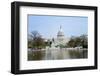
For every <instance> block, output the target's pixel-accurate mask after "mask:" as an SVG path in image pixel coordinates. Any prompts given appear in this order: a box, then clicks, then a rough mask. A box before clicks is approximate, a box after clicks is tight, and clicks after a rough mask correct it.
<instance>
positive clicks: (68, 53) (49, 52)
mask: <svg viewBox="0 0 100 76" xmlns="http://www.w3.org/2000/svg"><path fill="white" fill-rule="evenodd" d="M87 51H88V50H86V49H85V50H84V49H65V48H62V49H42V50H30V51H28V60H62V59H80V58H87V57H88V56H87V55H88V54H87V53H88V52H87Z"/></svg>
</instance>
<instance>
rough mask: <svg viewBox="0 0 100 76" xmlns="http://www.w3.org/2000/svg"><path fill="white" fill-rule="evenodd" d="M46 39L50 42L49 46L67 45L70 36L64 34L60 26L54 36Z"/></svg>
mask: <svg viewBox="0 0 100 76" xmlns="http://www.w3.org/2000/svg"><path fill="white" fill-rule="evenodd" d="M47 40H48V41H50V42H51V47H57V46H60V45H62V46H65V45H67V43H68V41H69V40H70V38H68V37H66V36H65V35H64V32H63V30H62V27H61V26H60V29H59V31H58V32H57V35H56V38H52V39H47Z"/></svg>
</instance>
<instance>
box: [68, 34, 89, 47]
mask: <svg viewBox="0 0 100 76" xmlns="http://www.w3.org/2000/svg"><path fill="white" fill-rule="evenodd" d="M67 46H68V47H77V46H82V47H83V48H87V47H88V40H87V35H81V36H78V37H72V38H71V39H70V41H69V42H68V43H67Z"/></svg>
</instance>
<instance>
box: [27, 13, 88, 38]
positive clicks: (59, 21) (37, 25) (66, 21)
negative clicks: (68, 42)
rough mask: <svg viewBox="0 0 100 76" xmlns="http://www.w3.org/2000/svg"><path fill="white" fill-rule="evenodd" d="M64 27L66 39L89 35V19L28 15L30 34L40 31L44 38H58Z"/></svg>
mask: <svg viewBox="0 0 100 76" xmlns="http://www.w3.org/2000/svg"><path fill="white" fill-rule="evenodd" d="M60 26H62V30H63V32H64V34H65V36H66V37H71V36H80V35H82V34H87V33H88V17H80V16H46V15H44V16H43V15H28V33H31V32H32V31H38V32H39V33H40V34H41V35H42V37H46V38H51V37H56V36H57V32H58V31H59V29H60Z"/></svg>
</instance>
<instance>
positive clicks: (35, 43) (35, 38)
mask: <svg viewBox="0 0 100 76" xmlns="http://www.w3.org/2000/svg"><path fill="white" fill-rule="evenodd" d="M30 37H31V39H32V40H31V46H32V48H34V49H41V48H44V47H45V41H44V39H43V38H42V37H41V35H40V34H39V33H38V32H37V31H32V32H31V35H30Z"/></svg>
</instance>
